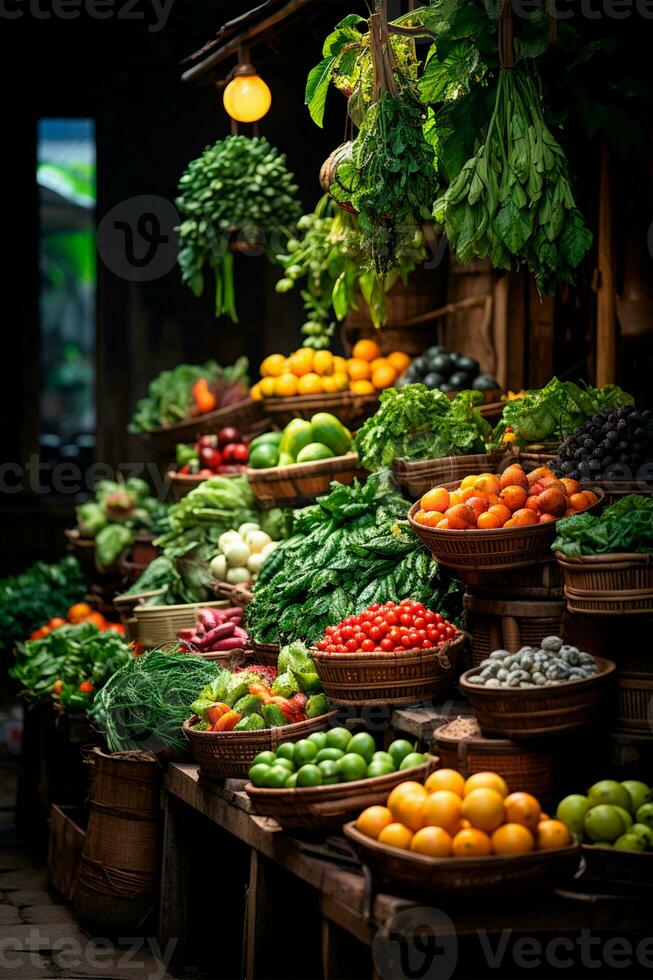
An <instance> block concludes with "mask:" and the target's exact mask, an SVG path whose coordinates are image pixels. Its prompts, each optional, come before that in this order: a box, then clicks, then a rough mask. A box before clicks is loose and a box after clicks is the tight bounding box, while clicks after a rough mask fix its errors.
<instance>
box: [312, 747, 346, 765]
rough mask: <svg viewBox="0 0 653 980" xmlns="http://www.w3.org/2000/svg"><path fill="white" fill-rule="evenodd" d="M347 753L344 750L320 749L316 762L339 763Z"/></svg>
mask: <svg viewBox="0 0 653 980" xmlns="http://www.w3.org/2000/svg"><path fill="white" fill-rule="evenodd" d="M344 754H345V753H344V752H343V751H342V749H320V751H319V752H318V754H317V755H316V756H315V761H316V762H326V761H327V760H329V761H330V762H337V761H338V759H342V757H343V755H344Z"/></svg>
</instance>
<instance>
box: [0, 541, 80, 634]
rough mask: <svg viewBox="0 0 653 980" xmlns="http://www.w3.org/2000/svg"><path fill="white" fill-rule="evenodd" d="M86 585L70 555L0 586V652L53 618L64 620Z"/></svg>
mask: <svg viewBox="0 0 653 980" xmlns="http://www.w3.org/2000/svg"><path fill="white" fill-rule="evenodd" d="M87 588H88V581H87V579H86V576H85V575H84V573H83V572H82V570H81V568H80V566H79V562H78V561H77V559H76V558H73V556H72V555H66V557H65V558H62V559H61V560H60V561H58V562H55V563H54V564H52V565H48V564H46V563H45V562H43V561H37V562H36V563H35V564H34V565H30V567H29V568H28V569H26V570H25V571H24V572H21V574H20V575H15V576H14V575H12V576H11V577H10V578H6V579H3V580H2V582H0V649H1V650H5V649H10V648H11V647H12V646H13V645H14V644H15V643H17V642H18V640H24V639H25V637H26V636H29V635H30V633H32V632H33V631H34V630H35V629H37V628H38V627H39V626H42V625H43V623H47V622H48V620H49V619H51V618H52V617H53V616H62V617H64V618H65V616H66V612H67V611H68V609H69V607H70V606H71V605H72V603H74V602H77V601H79V599H80V598H81V597H83V596H84V594H85V593H86V590H87Z"/></svg>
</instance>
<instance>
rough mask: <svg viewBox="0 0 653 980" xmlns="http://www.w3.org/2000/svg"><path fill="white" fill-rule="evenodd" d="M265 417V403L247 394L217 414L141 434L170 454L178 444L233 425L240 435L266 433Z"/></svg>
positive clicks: (208, 414) (160, 449)
mask: <svg viewBox="0 0 653 980" xmlns="http://www.w3.org/2000/svg"><path fill="white" fill-rule="evenodd" d="M265 414H266V413H265V410H264V409H263V403H262V402H256V401H254V400H253V399H252V398H250V397H249V395H248V396H247V397H246V398H242V399H241V400H240V401H237V402H234V403H233V405H226V406H225V407H224V408H218V409H216V410H215V411H214V412H204V414H203V415H195V416H193V417H192V418H188V419H184V420H183V421H182V422H175V423H174V424H173V425H166V426H162V427H161V428H159V429H150V431H149V432H142V433H139V434H140V435H143V436H145V437H146V438H148V439H150V440H151V441H152V442H153V443H154V445H155V446H156V448H157V450H158V451H160V452H168V453H171V452H173V451H174V449H175V446H176V445H177V443H178V442H195V440H196V439H197V437H198V436H201V435H206V434H210V433H214V432H217V431H218V429H221V428H222V427H223V426H224V425H233V426H234V427H235V428H237V429H238V430H239V431H240V432H243V433H248V434H252V433H254V432H255V431H257V430H259V431H263V429H264V428H265V427H267V419H266V418H265Z"/></svg>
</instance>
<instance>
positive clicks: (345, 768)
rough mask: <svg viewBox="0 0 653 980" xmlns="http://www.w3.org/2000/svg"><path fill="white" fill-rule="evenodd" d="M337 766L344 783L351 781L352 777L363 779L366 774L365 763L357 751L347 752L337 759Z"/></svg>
mask: <svg viewBox="0 0 653 980" xmlns="http://www.w3.org/2000/svg"><path fill="white" fill-rule="evenodd" d="M337 766H338V769H339V770H340V775H341V776H342V779H343V781H344V782H346V783H351V782H352V781H353V780H354V779H365V777H366V776H367V763H366V762H365V759H364V758H363V756H362V755H358V753H357V752H347V754H346V755H343V757H342V759H338V762H337Z"/></svg>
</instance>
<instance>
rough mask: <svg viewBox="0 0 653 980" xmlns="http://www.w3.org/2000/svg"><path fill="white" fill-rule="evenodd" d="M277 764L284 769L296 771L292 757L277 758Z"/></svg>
mask: <svg viewBox="0 0 653 980" xmlns="http://www.w3.org/2000/svg"><path fill="white" fill-rule="evenodd" d="M275 766H283V767H284V769H287V770H288V772H294V771H295V767H294V766H293V764H292V760H291V759H284V758H281V759H277V761H276V762H275Z"/></svg>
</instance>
